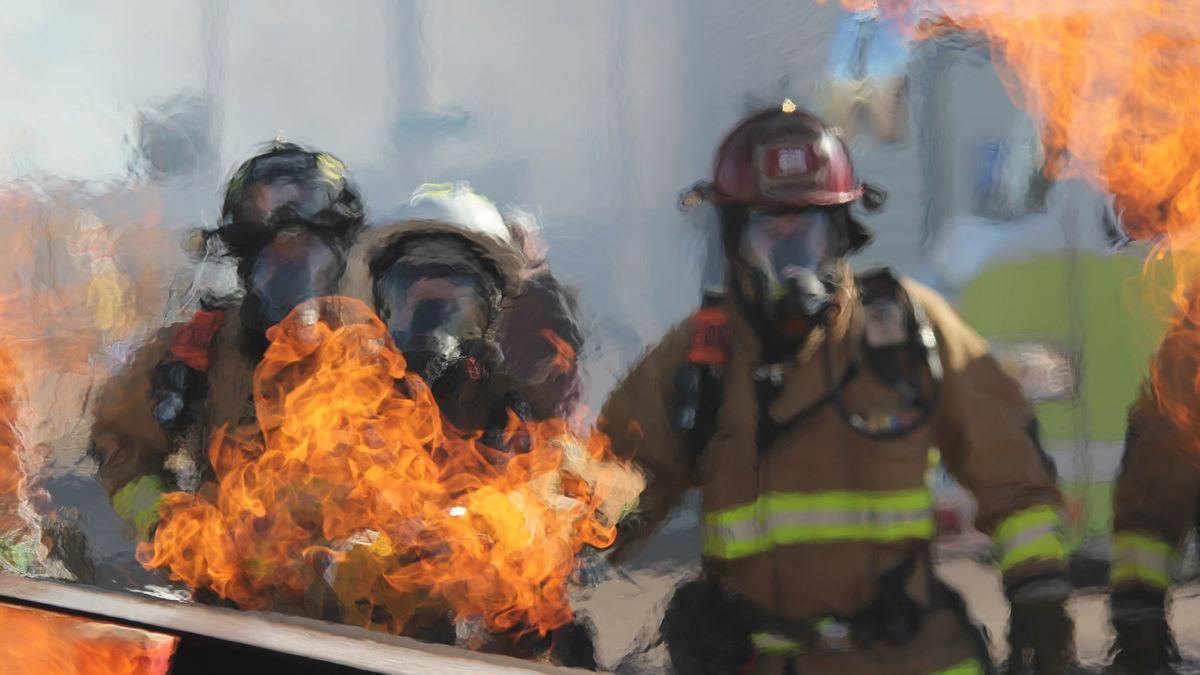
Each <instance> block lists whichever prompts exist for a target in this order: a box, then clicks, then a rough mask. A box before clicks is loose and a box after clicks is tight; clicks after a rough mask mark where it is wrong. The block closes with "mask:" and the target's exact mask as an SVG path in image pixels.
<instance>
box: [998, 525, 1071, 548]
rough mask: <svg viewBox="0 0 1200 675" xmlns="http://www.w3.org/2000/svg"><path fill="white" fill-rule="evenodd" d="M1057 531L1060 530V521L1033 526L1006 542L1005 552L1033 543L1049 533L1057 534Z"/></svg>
mask: <svg viewBox="0 0 1200 675" xmlns="http://www.w3.org/2000/svg"><path fill="white" fill-rule="evenodd" d="M1056 532H1058V523H1046V524H1044V525H1038V526H1037V527H1031V528H1029V529H1028V530H1025V531H1023V532H1020V533H1019V534H1017V535H1015V536H1013V537H1012V538H1011V539H1009V540H1008V541H1006V542H1004V546H1003V549H1004V553H1005V554H1008V553H1012V552H1013V551H1014V550H1016V549H1017V548H1019V547H1021V546H1024V545H1025V544H1030V543H1033V542H1035V541H1037V540H1038V539H1041V538H1042V537H1044V536H1046V535H1048V534H1055V533H1056Z"/></svg>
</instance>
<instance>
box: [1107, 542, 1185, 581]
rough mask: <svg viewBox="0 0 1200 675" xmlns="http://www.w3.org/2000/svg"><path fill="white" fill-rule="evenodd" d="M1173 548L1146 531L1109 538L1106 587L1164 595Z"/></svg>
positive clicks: (1170, 544) (1168, 543)
mask: <svg viewBox="0 0 1200 675" xmlns="http://www.w3.org/2000/svg"><path fill="white" fill-rule="evenodd" d="M1174 556H1175V546H1174V545H1173V544H1172V543H1171V542H1169V541H1167V540H1166V539H1165V538H1163V537H1161V536H1159V535H1156V534H1152V533H1150V532H1146V531H1133V530H1118V531H1117V533H1116V534H1115V535H1114V536H1113V553H1112V571H1111V572H1110V573H1109V584H1110V585H1111V586H1112V587H1113V588H1116V587H1118V586H1126V585H1133V586H1144V587H1147V588H1152V589H1157V590H1159V591H1164V590H1166V589H1167V587H1168V586H1170V585H1171V573H1170V569H1171V562H1172V559H1173V558H1174Z"/></svg>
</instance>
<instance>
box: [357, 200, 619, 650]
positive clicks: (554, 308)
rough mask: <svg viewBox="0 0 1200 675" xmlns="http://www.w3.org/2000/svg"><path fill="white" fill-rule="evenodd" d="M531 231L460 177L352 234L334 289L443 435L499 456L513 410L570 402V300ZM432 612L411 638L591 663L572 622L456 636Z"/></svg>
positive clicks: (507, 442) (509, 438)
mask: <svg viewBox="0 0 1200 675" xmlns="http://www.w3.org/2000/svg"><path fill="white" fill-rule="evenodd" d="M535 234H536V233H535V232H534V230H533V229H532V228H530V227H527V226H524V225H523V224H522V223H521V222H519V221H518V220H516V219H513V218H509V219H506V218H504V217H503V216H502V215H501V214H500V211H499V210H498V209H497V208H496V207H495V206H494V205H493V204H492V202H490V201H489V200H488V199H487V198H486V197H483V196H481V195H479V194H477V193H475V192H474V191H473V190H472V189H471V186H470V185H469V184H468V183H467V182H465V181H458V182H454V183H439V184H425V185H422V186H420V187H419V188H418V189H417V190H416V191H415V192H414V193H413V195H412V198H411V199H410V200H409V202H408V203H406V204H404V205H402V207H401V208H400V209H399V210H398V211H397V212H395V213H393V214H392V215H390V216H389V217H388V218H386V219H385V220H384V223H383V224H381V225H379V226H376V227H373V228H371V229H370V230H368V231H367V232H366V233H364V234H363V235H362V236H361V237H360V238H359V241H358V243H357V244H356V245H355V247H354V248H353V249H352V250H351V253H350V260H349V263H348V267H347V270H346V276H345V278H344V279H343V282H342V286H341V290H342V293H343V294H344V295H346V296H350V297H353V298H357V299H359V300H362V301H363V302H365V303H367V305H368V306H371V307H373V308H374V309H375V310H376V312H377V313H378V315H379V317H380V319H381V320H382V321H383V322H384V324H385V325H386V327H387V329H388V332H389V333H390V335H391V336H392V339H393V340H394V341H395V344H396V346H397V347H398V348H399V349H400V351H401V353H402V354H403V355H404V357H405V360H406V363H407V368H408V370H409V371H410V372H412V373H415V374H417V375H419V376H420V377H421V379H423V380H424V381H425V382H426V383H427V384H428V385H429V387H430V389H431V391H432V393H433V395H434V398H435V400H436V401H437V403H438V407H439V408H440V410H441V413H442V419H443V422H444V423H445V426H446V429H447V433H451V434H461V435H478V437H479V439H480V440H481V441H482V443H483V444H484V445H485V446H487V447H488V448H490V449H491V450H494V451H496V452H495V454H493V455H491V456H492V457H493V458H494V461H496V462H498V463H499V462H503V461H504V460H505V457H507V456H509V453H513V452H521V451H522V449H523V446H522V438H521V436H520V435H519V434H509V433H507V431H508V430H509V429H510V423H511V420H512V416H514V415H515V416H516V417H519V418H521V419H523V420H541V419H547V418H550V417H566V416H569V415H570V413H571V411H572V408H573V406H574V403H575V402H577V400H578V392H579V386H578V385H579V380H578V375H579V371H578V364H577V356H578V354H579V351H580V350H581V348H582V346H583V337H582V333H581V330H580V327H579V320H578V316H577V307H576V303H575V299H574V295H573V294H572V293H570V292H568V291H567V289H565V288H564V287H563V286H562V284H560V283H559V282H558V281H557V279H556V278H555V277H554V276H553V275H552V274H551V273H550V270H549V266H548V264H547V263H546V261H545V258H544V256H543V255H542V254H541V252H540V247H539V246H538V242H537V241H536V237H535ZM400 384H401V386H404V385H405V383H404V382H401V383H400ZM334 583H335V585H336V582H334ZM430 614H431V615H430V616H424V615H423V616H420V617H415V618H414V619H413V620H412V621H411V622H410V626H409V627H408V628H407V630H409V631H410V634H413V635H415V636H417V637H420V638H422V639H425V640H429V641H435V642H444V643H463V644H465V646H468V647H470V648H472V649H476V650H480V651H489V652H497V653H504V654H507V655H510V656H518V657H524V658H534V657H540V656H542V655H544V654H547V653H548V654H550V657H551V658H552V659H553V660H554V661H555V662H557V663H559V664H560V665H568V666H577V667H585V668H592V669H594V668H595V667H596V663H595V659H594V655H593V646H592V638H591V635H590V629H589V628H588V627H587V626H585V625H584V624H582V623H572V624H568V625H566V626H564V627H563V628H560V629H558V630H556V631H553V632H552V633H551V634H550V635H548V636H546V637H545V638H542V637H540V636H539V635H538V634H537V632H536V631H533V630H528V629H526V628H524V627H518V628H517V629H514V630H513V631H511V632H510V633H506V634H503V635H497V634H491V633H488V632H487V631H484V630H476V631H474V632H473V634H472V635H470V636H468V637H467V638H465V639H463V638H462V637H461V636H458V635H456V631H455V628H454V625H453V624H452V623H451V619H452V617H450V616H449V614H448V612H444V611H443V612H433V613H430Z"/></svg>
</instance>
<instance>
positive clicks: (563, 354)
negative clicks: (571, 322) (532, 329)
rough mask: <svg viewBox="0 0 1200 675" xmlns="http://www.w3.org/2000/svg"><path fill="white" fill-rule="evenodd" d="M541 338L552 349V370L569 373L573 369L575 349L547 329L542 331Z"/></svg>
mask: <svg viewBox="0 0 1200 675" xmlns="http://www.w3.org/2000/svg"><path fill="white" fill-rule="evenodd" d="M542 337H544V338H546V341H547V342H549V343H550V345H551V346H552V347H554V358H553V360H552V361H551V363H552V365H553V366H554V368H555V369H556V370H557V371H558V372H560V373H569V372H571V371H572V370H573V369H574V368H575V356H576V354H575V348H574V347H572V346H571V345H570V344H569V343H568V342H567V341H566V340H564V339H562V337H561V336H560V335H559V334H558V333H556V332H554V331H552V330H550V329H549V328H544V329H542Z"/></svg>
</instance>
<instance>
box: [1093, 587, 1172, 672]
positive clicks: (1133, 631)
mask: <svg viewBox="0 0 1200 675" xmlns="http://www.w3.org/2000/svg"><path fill="white" fill-rule="evenodd" d="M1110 607H1111V609H1112V620H1113V628H1115V629H1116V632H1117V639H1116V642H1114V643H1113V648H1112V656H1113V669H1114V671H1115V672H1116V673H1118V674H1119V675H1173V674H1174V673H1175V670H1174V668H1172V667H1171V664H1172V663H1178V662H1179V660H1180V658H1179V648H1178V647H1176V645H1175V639H1174V637H1173V636H1172V635H1171V626H1170V624H1169V623H1167V616H1166V609H1165V607H1166V596H1165V594H1164V593H1162V592H1160V591H1157V590H1151V589H1135V590H1126V591H1118V592H1116V593H1113V595H1112V599H1111V600H1110Z"/></svg>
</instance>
